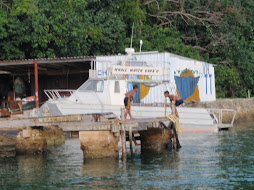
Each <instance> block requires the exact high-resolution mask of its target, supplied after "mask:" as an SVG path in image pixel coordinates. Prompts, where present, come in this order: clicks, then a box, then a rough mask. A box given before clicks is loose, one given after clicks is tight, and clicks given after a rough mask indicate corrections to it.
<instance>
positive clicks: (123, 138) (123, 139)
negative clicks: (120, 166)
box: [121, 108, 127, 159]
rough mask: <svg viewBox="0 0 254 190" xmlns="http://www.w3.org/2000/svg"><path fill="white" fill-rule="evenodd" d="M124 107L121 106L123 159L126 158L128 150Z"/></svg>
mask: <svg viewBox="0 0 254 190" xmlns="http://www.w3.org/2000/svg"><path fill="white" fill-rule="evenodd" d="M124 113H125V111H124V108H121V120H122V124H121V140H122V156H123V159H126V156H127V151H126V134H125V118H124Z"/></svg>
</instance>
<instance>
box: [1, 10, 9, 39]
mask: <svg viewBox="0 0 254 190" xmlns="http://www.w3.org/2000/svg"><path fill="white" fill-rule="evenodd" d="M7 23H8V18H7V11H5V10H2V9H0V39H2V38H4V37H6V36H7V32H6V29H5V27H4V25H5V24H7Z"/></svg>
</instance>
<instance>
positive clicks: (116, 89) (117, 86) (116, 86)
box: [115, 81, 120, 93]
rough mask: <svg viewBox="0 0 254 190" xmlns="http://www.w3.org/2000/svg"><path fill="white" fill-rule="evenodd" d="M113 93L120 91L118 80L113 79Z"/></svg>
mask: <svg viewBox="0 0 254 190" xmlns="http://www.w3.org/2000/svg"><path fill="white" fill-rule="evenodd" d="M115 93H120V85H119V81H115Z"/></svg>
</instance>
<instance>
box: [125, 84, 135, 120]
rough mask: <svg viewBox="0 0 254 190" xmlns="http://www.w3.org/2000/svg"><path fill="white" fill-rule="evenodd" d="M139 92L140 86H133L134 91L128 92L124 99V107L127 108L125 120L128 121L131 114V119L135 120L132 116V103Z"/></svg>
mask: <svg viewBox="0 0 254 190" xmlns="http://www.w3.org/2000/svg"><path fill="white" fill-rule="evenodd" d="M137 91H138V85H134V86H133V90H131V91H129V92H127V93H126V94H125V98H124V106H125V109H126V111H125V114H124V119H125V120H126V119H127V115H128V114H129V116H130V119H131V120H133V117H132V116H131V101H132V100H133V96H134V94H135V93H136V92H137Z"/></svg>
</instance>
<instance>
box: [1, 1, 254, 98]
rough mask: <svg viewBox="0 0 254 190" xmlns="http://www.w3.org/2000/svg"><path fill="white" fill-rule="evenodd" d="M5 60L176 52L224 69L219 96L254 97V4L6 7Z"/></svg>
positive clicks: (45, 3) (218, 82) (11, 4)
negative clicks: (133, 51) (130, 50)
mask: <svg viewBox="0 0 254 190" xmlns="http://www.w3.org/2000/svg"><path fill="white" fill-rule="evenodd" d="M0 8H1V9H0V60H11V59H24V58H27V59H28V58H44V57H65V56H81V55H105V54H115V53H119V52H120V53H123V51H124V48H125V47H127V46H129V45H130V36H131V29H132V26H133V24H134V38H133V46H134V47H135V48H137V50H138V49H139V40H140V39H142V40H143V46H142V49H143V51H150V50H152V51H154V50H158V51H168V52H171V53H175V54H179V55H183V56H187V57H190V58H194V59H198V60H202V61H206V62H209V63H213V64H216V65H217V66H216V67H215V69H216V70H215V71H216V90H217V97H246V93H247V90H248V89H250V90H251V91H252V93H254V88H253V87H254V74H253V71H254V38H253V37H254V33H253V29H254V1H248V0H245V1H243V0H209V1H207V0H117V1H115V0H54V1H52V0H9V1H8V0H5V1H0Z"/></svg>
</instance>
